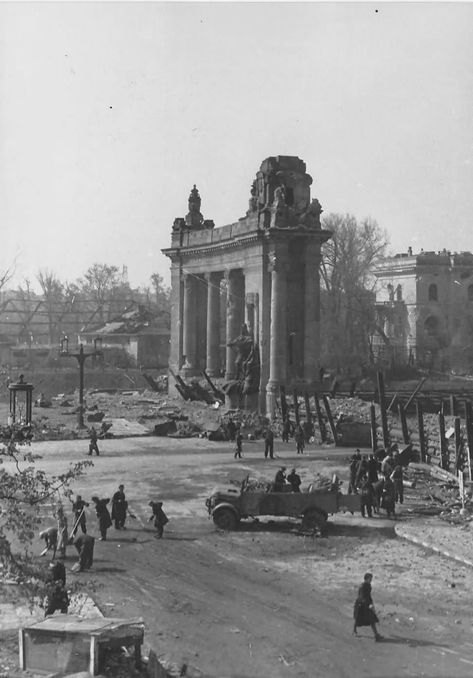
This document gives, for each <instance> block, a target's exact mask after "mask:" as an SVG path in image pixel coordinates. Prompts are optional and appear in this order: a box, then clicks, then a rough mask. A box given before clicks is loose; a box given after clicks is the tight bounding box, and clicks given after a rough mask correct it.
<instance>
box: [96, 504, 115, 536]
mask: <svg viewBox="0 0 473 678" xmlns="http://www.w3.org/2000/svg"><path fill="white" fill-rule="evenodd" d="M92 501H93V502H94V504H95V513H96V514H97V518H98V519H99V530H100V537H99V541H106V539H107V530H108V528H109V527H111V525H112V519H111V518H110V513H109V512H108V508H107V504H108V502H109V501H110V499H99V498H98V497H92Z"/></svg>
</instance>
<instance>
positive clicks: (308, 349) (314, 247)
mask: <svg viewBox="0 0 473 678" xmlns="http://www.w3.org/2000/svg"><path fill="white" fill-rule="evenodd" d="M319 266H320V246H319V245H318V243H315V242H310V243H308V246H307V248H306V253H305V271H304V314H305V318H304V381H305V382H307V385H310V384H313V383H314V382H315V381H317V380H318V375H319V365H318V363H319V358H320V281H319Z"/></svg>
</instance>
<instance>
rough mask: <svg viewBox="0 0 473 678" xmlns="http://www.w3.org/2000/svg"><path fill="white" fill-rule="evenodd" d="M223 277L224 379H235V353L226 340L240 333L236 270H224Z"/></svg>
mask: <svg viewBox="0 0 473 678" xmlns="http://www.w3.org/2000/svg"><path fill="white" fill-rule="evenodd" d="M225 279H226V281H227V324H226V328H227V332H226V344H227V352H226V364H225V379H227V381H228V380H230V379H235V377H236V372H235V358H236V354H235V351H234V350H233V348H231V347H230V346H228V342H229V341H231V340H232V339H235V338H236V337H237V336H238V335H239V334H240V329H241V328H240V327H239V314H238V291H239V286H238V271H235V270H232V271H226V272H225Z"/></svg>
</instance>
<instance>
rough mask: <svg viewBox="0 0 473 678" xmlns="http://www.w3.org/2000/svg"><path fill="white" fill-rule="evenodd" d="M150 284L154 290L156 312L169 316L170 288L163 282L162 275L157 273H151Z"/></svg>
mask: <svg viewBox="0 0 473 678" xmlns="http://www.w3.org/2000/svg"><path fill="white" fill-rule="evenodd" d="M150 280H151V284H152V286H153V291H154V299H155V303H156V309H157V311H158V313H160V314H161V315H163V316H165V317H166V318H169V316H170V310H171V309H170V305H171V289H170V288H169V287H166V285H165V284H164V279H163V276H162V275H160V274H159V273H153V274H152V276H151V278H150Z"/></svg>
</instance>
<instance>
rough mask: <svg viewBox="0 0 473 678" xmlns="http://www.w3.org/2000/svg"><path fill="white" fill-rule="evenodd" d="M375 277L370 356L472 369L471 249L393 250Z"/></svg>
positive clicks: (394, 361) (402, 362) (441, 367)
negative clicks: (456, 251) (454, 250)
mask: <svg viewBox="0 0 473 678" xmlns="http://www.w3.org/2000/svg"><path fill="white" fill-rule="evenodd" d="M374 274H375V276H376V278H377V280H378V291H377V294H376V307H375V311H376V324H375V326H376V330H375V332H374V334H373V337H372V348H373V354H374V358H375V360H377V361H378V362H384V363H385V364H391V365H406V364H412V365H416V366H419V367H425V368H429V369H437V370H451V369H453V370H466V371H472V370H473V254H472V253H471V252H459V253H451V252H449V251H447V250H443V251H441V252H424V251H421V252H420V253H418V254H413V252H412V249H411V248H409V249H408V251H407V252H406V253H401V254H396V255H395V256H394V257H389V258H386V259H384V260H383V261H382V262H381V263H380V264H379V265H378V266H377V267H376V268H375V270H374Z"/></svg>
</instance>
